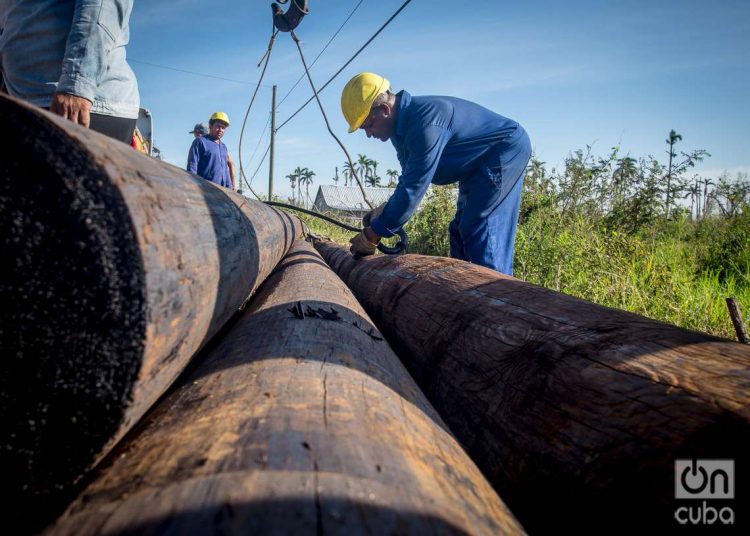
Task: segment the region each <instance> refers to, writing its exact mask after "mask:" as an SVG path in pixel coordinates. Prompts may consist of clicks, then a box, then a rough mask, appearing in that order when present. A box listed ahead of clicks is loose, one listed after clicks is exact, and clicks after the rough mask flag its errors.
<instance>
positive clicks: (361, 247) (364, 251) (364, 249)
mask: <svg viewBox="0 0 750 536" xmlns="http://www.w3.org/2000/svg"><path fill="white" fill-rule="evenodd" d="M349 242H350V243H351V245H352V246H351V247H350V248H349V251H351V253H352V255H354V256H355V257H366V256H367V255H374V254H375V250H376V249H377V248H378V245H377V244H374V243H372V242H370V240H369V239H368V238H367V235H365V232H364V231H361V232H360V233H359V234H358V235H357V236H355V237H354V238H352V239H351V240H349Z"/></svg>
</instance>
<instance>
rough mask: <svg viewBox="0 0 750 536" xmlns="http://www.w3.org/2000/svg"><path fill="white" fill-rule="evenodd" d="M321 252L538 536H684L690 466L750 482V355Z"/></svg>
mask: <svg viewBox="0 0 750 536" xmlns="http://www.w3.org/2000/svg"><path fill="white" fill-rule="evenodd" d="M316 247H317V249H318V251H320V252H321V254H322V255H323V258H324V259H325V260H326V262H327V263H328V264H329V265H330V266H331V267H333V268H334V270H335V271H336V273H338V275H339V276H340V277H341V278H342V279H343V280H344V281H345V282H346V283H347V284H348V285H349V286H350V288H351V289H352V291H353V292H354V295H355V296H356V297H357V298H358V299H359V300H360V303H361V304H362V306H363V307H364V308H365V310H366V311H367V312H368V313H369V314H370V315H371V316H372V318H373V320H374V321H375V323H376V324H377V326H378V328H380V329H381V330H382V332H383V334H384V335H385V336H386V338H387V340H388V341H390V342H391V343H392V344H393V345H394V349H395V350H396V352H397V353H398V354H399V356H400V357H401V359H402V360H403V362H404V364H405V365H406V367H407V368H408V369H409V372H411V374H412V376H413V377H414V379H415V380H416V382H417V383H418V384H419V385H420V387H421V388H422V390H423V391H424V393H425V395H427V398H428V399H429V400H430V401H431V402H432V403H433V404H434V405H435V407H436V408H437V410H438V411H439V412H440V414H441V415H442V417H443V418H444V419H445V421H446V423H447V424H448V426H450V428H451V431H453V433H454V434H456V437H457V438H458V439H459V441H461V442H462V444H463V445H464V446H465V447H466V449H467V452H468V453H469V454H470V455H471V456H472V458H473V459H474V461H475V462H476V463H477V465H478V466H479V467H480V469H482V470H483V472H484V474H485V475H487V477H488V479H489V480H490V482H491V483H492V484H493V485H494V487H495V489H497V490H498V491H499V492H500V493H501V495H502V497H503V500H504V501H506V502H507V504H508V506H509V507H510V508H511V510H512V511H513V513H514V514H515V515H517V516H518V519H519V521H520V522H521V523H522V524H523V525H524V527H525V528H526V529H527V530H528V532H529V533H530V534H535V533H536V534H552V533H556V532H567V531H566V530H565V529H568V531H571V530H572V531H575V532H577V533H589V532H601V531H604V532H608V530H607V529H606V528H609V529H611V531H614V532H617V533H634V532H635V530H634V529H637V528H638V527H640V528H643V527H645V526H648V527H650V528H653V527H659V528H663V527H665V528H669V527H673V526H674V524H675V519H674V517H673V516H674V512H675V508H676V506H675V504H674V482H675V460H676V459H680V458H689V457H695V458H716V459H735V460H737V467H738V469H737V470H738V475H737V479H738V481H739V479H740V478H742V479H743V481H745V480H747V481H748V482H750V469H748V468H747V464H744V463H743V464H741V463H740V460H747V456H748V452H750V389H749V388H748V386H749V385H750V348H749V347H748V346H746V345H744V344H738V343H736V342H731V341H727V340H725V339H719V338H716V337H711V336H709V335H705V334H702V333H697V332H694V331H688V330H685V329H681V328H678V327H676V326H671V325H668V324H664V323H662V322H656V321H654V320H650V319H648V318H644V317H642V316H638V315H635V314H632V313H628V312H625V311H619V310H616V309H611V308H608V307H603V306H600V305H596V304H594V303H590V302H587V301H584V300H581V299H578V298H574V297H572V296H567V295H565V294H562V293H559V292H554V291H552V290H548V289H545V288H542V287H539V286H536V285H532V284H530V283H526V282H524V281H520V280H518V279H514V278H512V277H509V276H505V275H502V274H500V273H498V272H495V271H493V270H489V269H487V268H483V267H481V266H477V265H475V264H470V263H467V262H464V261H459V260H456V259H446V258H440V257H427V256H422V255H399V256H389V255H375V256H373V257H367V258H363V259H354V258H353V257H352V255H351V254H350V253H349V250H348V248H346V247H344V246H342V245H335V244H333V243H331V242H319V243H317V244H316ZM636 511H637V512H638V515H636V516H633V515H630V514H628V512H636ZM539 512H544V513H545V515H543V516H540V515H539ZM646 519H648V522H647V523H648V524H647V525H646V522H645V521H644V520H646ZM605 527H606V528H605ZM631 529H633V530H631Z"/></svg>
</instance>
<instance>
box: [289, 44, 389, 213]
mask: <svg viewBox="0 0 750 536" xmlns="http://www.w3.org/2000/svg"><path fill="white" fill-rule="evenodd" d="M289 35H291V36H292V39H293V40H294V44H296V45H297V50H299V57H300V59H301V60H302V66H303V67H304V68H305V74H306V75H307V79H308V80H309V81H310V87H311V88H312V91H313V96H314V97H315V100H316V101H318V107H319V108H320V113H321V114H323V120H324V121H325V122H326V128H328V133H329V134H330V135H331V136H333V139H335V140H336V143H338V144H339V147H341V149H342V150H343V151H344V154H345V155H346V159H347V160H348V161H349V165H350V166H351V171H352V175H353V176H354V179H355V180H356V181H357V185H358V186H359V189H360V191H361V192H362V198H363V199H364V201H365V203H367V205H368V206H369V207H370V209H374V208H375V207H374V206H373V204H372V203H370V200H369V199H367V194H366V193H365V188H364V186H362V182H361V181H360V180H359V176H358V174H357V173H356V171H355V169H354V162H352V157H351V156H350V155H349V151H347V150H346V147H344V144H343V143H341V140H340V139H339V137H338V136H336V134H334V132H333V129H332V128H331V124H330V123H329V122H328V116H327V115H326V111H325V110H324V109H323V103H322V102H320V97H319V96H318V91H317V90H316V89H315V84H314V83H313V80H312V76H310V69H308V68H307V62H306V61H305V55H304V54H303V53H302V45H300V44H299V37H297V34H296V33H294V30H292V31H290V32H289Z"/></svg>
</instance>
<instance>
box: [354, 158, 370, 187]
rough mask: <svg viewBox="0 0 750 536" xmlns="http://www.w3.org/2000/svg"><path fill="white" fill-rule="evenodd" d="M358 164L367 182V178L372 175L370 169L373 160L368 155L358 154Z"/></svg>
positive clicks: (361, 174) (361, 175)
mask: <svg viewBox="0 0 750 536" xmlns="http://www.w3.org/2000/svg"><path fill="white" fill-rule="evenodd" d="M357 157H358V158H357V164H359V173H360V175H359V176H360V178H362V179H364V182H365V184H367V179H368V178H369V177H370V170H371V164H370V162H372V160H370V159H369V158H367V155H364V154H358V155H357Z"/></svg>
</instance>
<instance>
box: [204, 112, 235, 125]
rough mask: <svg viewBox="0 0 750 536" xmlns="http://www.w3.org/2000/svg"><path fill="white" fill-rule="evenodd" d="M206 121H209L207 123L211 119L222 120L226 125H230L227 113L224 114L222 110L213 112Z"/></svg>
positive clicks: (211, 120)
mask: <svg viewBox="0 0 750 536" xmlns="http://www.w3.org/2000/svg"><path fill="white" fill-rule="evenodd" d="M208 121H209V123H211V122H213V121H223V122H224V123H226V124H227V126H229V125H230V123H229V116H228V115H227V114H225V113H224V112H216V113H214V115H212V116H211V119H209V120H208Z"/></svg>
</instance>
